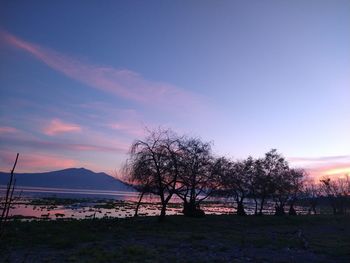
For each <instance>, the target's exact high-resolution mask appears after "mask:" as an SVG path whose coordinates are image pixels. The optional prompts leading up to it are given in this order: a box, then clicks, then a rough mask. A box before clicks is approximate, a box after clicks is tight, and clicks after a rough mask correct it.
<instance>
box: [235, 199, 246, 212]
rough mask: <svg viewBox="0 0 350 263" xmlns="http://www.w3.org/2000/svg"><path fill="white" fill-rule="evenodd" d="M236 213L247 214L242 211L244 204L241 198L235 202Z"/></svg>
mask: <svg viewBox="0 0 350 263" xmlns="http://www.w3.org/2000/svg"><path fill="white" fill-rule="evenodd" d="M237 205H238V206H237V215H239V216H245V215H247V214H246V212H245V211H244V205H243V200H242V201H239V202H238V203H237Z"/></svg>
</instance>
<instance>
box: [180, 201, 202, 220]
mask: <svg viewBox="0 0 350 263" xmlns="http://www.w3.org/2000/svg"><path fill="white" fill-rule="evenodd" d="M182 212H183V214H184V216H188V217H203V216H204V215H205V213H204V211H203V210H202V209H200V207H199V204H196V202H195V200H190V202H187V201H184V209H183V210H182Z"/></svg>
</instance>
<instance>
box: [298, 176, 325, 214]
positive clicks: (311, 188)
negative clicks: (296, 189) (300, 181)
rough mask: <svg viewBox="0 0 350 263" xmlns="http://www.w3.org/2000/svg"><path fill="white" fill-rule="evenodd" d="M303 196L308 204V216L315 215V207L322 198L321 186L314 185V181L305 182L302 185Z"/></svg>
mask: <svg viewBox="0 0 350 263" xmlns="http://www.w3.org/2000/svg"><path fill="white" fill-rule="evenodd" d="M303 194H304V196H305V199H306V200H307V202H308V204H309V209H308V214H311V213H313V214H314V215H316V214H317V212H316V207H317V205H318V202H319V200H320V198H321V196H322V185H321V184H316V183H315V182H314V181H307V182H305V183H304V191H303Z"/></svg>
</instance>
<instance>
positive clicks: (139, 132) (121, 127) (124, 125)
mask: <svg viewBox="0 0 350 263" xmlns="http://www.w3.org/2000/svg"><path fill="white" fill-rule="evenodd" d="M109 127H110V128H111V129H113V130H117V131H121V132H123V133H125V134H128V135H132V136H137V137H143V136H144V135H145V128H144V127H142V126H141V125H139V124H135V123H128V122H114V123H111V124H110V125H109Z"/></svg>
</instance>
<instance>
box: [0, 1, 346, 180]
mask: <svg viewBox="0 0 350 263" xmlns="http://www.w3.org/2000/svg"><path fill="white" fill-rule="evenodd" d="M0 95H1V96H0V170H2V171H9V170H10V169H11V166H12V163H13V161H14V158H15V154H16V153H17V152H19V153H20V158H19V162H18V167H17V171H20V172H41V171H50V170H58V169H63V168H68V167H85V168H88V169H92V170H94V171H104V172H107V173H109V174H113V175H116V174H117V173H118V171H119V170H120V168H121V167H122V165H123V164H124V163H125V160H126V158H127V157H128V151H129V148H130V145H131V143H132V142H133V141H134V140H135V139H142V138H144V137H145V135H146V133H147V129H154V128H157V127H163V128H171V129H173V130H175V131H176V132H178V133H179V134H186V135H189V136H198V137H200V138H202V139H203V140H204V141H211V142H213V150H214V153H215V154H216V155H218V156H221V155H225V156H228V157H232V158H234V159H241V158H245V157H247V156H248V155H252V156H254V157H262V156H263V155H264V153H265V152H267V151H269V150H270V149H272V148H276V149H278V151H279V152H280V153H282V154H283V155H284V156H285V157H286V158H287V159H288V160H289V162H290V164H291V165H292V166H293V167H303V168H305V169H307V171H308V172H309V173H310V174H311V175H312V176H341V175H344V174H350V136H349V134H350V1H348V0H308V1H304V0H303V1H302V0H295V1H285V0H283V1H277V0H276V1H271V0H265V1H258V0H256V1H253V0H250V1H238V0H235V1H223V0H219V1H214V0H212V1H208V0H203V1H184V0H177V1H166V0H165V1H154V0H150V1H107V0H104V1H92V0H90V1H78V0H77V1H66V0H64V1H16V0H11V1H7V0H2V1H0Z"/></svg>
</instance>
